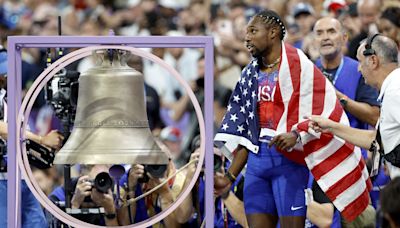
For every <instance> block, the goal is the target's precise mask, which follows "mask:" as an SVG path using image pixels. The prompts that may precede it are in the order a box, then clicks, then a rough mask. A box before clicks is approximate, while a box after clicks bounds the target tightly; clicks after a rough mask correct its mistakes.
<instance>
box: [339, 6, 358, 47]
mask: <svg viewBox="0 0 400 228" xmlns="http://www.w3.org/2000/svg"><path fill="white" fill-rule="evenodd" d="M338 19H339V20H340V22H342V25H343V27H344V28H345V29H346V32H347V35H348V40H352V39H353V38H354V37H355V36H356V35H358V34H359V33H360V31H361V21H360V18H358V13H357V3H355V2H354V3H351V4H349V5H348V6H347V7H346V8H345V9H343V10H341V12H340V14H339V15H338ZM346 48H347V47H346ZM346 53H348V51H346Z"/></svg>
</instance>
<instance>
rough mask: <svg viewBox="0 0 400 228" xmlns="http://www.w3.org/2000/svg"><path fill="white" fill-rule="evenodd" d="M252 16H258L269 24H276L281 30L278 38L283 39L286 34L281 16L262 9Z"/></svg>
mask: <svg viewBox="0 0 400 228" xmlns="http://www.w3.org/2000/svg"><path fill="white" fill-rule="evenodd" d="M254 17H259V18H261V19H262V20H263V22H264V23H265V24H267V25H270V26H277V27H278V28H280V30H281V34H280V38H281V40H283V38H284V37H285V34H286V27H285V24H284V23H283V21H282V19H281V17H280V16H279V15H278V14H277V13H275V12H274V11H272V10H263V11H261V12H259V13H257V14H256V15H255V16H254Z"/></svg>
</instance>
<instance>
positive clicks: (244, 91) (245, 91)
mask: <svg viewBox="0 0 400 228" xmlns="http://www.w3.org/2000/svg"><path fill="white" fill-rule="evenodd" d="M247 94H248V92H247V88H246V89H244V90H243V95H244V96H247Z"/></svg>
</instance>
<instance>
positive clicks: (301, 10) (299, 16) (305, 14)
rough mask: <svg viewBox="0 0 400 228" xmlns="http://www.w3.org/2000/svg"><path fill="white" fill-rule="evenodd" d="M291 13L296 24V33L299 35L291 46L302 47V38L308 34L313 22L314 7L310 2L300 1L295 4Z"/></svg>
mask: <svg viewBox="0 0 400 228" xmlns="http://www.w3.org/2000/svg"><path fill="white" fill-rule="evenodd" d="M292 15H293V17H294V20H295V23H296V25H297V26H298V32H297V35H299V37H298V38H299V39H298V40H296V41H295V42H294V43H293V46H294V47H296V48H299V49H302V47H303V39H304V37H306V36H308V35H309V34H310V32H311V31H312V27H313V26H314V23H315V17H314V9H313V8H312V6H311V5H310V4H307V3H303V2H300V3H298V4H296V5H295V7H294V9H293V12H292Z"/></svg>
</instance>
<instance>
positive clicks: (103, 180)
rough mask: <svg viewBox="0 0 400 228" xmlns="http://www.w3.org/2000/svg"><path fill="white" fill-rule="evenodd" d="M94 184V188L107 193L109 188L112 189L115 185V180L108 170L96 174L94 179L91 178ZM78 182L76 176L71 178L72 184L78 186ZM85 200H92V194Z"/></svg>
mask: <svg viewBox="0 0 400 228" xmlns="http://www.w3.org/2000/svg"><path fill="white" fill-rule="evenodd" d="M89 182H90V183H91V184H92V188H95V189H96V190H97V191H98V192H100V193H107V192H108V190H109V189H112V187H113V186H114V181H113V179H112V178H111V176H110V175H109V174H108V173H106V172H101V173H99V174H97V175H96V177H95V178H94V180H89ZM77 183H78V178H74V179H72V180H71V185H72V186H74V189H75V188H76V185H77ZM84 202H92V198H91V197H90V196H86V197H85V200H84Z"/></svg>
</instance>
